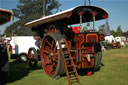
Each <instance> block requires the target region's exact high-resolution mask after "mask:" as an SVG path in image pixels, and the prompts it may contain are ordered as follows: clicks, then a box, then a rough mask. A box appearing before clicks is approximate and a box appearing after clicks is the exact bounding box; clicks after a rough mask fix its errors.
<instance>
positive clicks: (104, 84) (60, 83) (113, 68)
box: [7, 48, 128, 85]
mask: <svg viewBox="0 0 128 85" xmlns="http://www.w3.org/2000/svg"><path fill="white" fill-rule="evenodd" d="M102 62H103V64H104V66H102V67H101V69H100V70H99V71H97V72H95V73H94V74H93V75H92V76H86V75H79V78H80V82H81V85H128V48H121V49H112V50H108V51H106V52H103V58H102ZM7 85H68V81H67V77H66V76H64V77H61V78H59V79H54V78H51V77H49V76H48V75H47V74H46V73H45V72H44V70H42V69H41V64H39V66H38V68H37V69H35V70H34V69H30V68H29V66H28V65H27V64H26V63H19V62H17V61H12V60H11V61H10V76H9V82H8V83H7ZM73 85H78V84H76V83H74V84H73Z"/></svg>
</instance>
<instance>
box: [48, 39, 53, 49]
mask: <svg viewBox="0 0 128 85" xmlns="http://www.w3.org/2000/svg"><path fill="white" fill-rule="evenodd" d="M46 42H47V44H48V45H49V46H50V47H51V48H53V45H52V44H51V43H50V42H49V41H48V40H47V41H46Z"/></svg>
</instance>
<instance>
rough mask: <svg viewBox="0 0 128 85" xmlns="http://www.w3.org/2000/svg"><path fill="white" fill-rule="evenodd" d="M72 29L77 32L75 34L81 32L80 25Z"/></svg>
mask: <svg viewBox="0 0 128 85" xmlns="http://www.w3.org/2000/svg"><path fill="white" fill-rule="evenodd" d="M72 31H73V32H74V33H75V34H78V33H80V27H79V26H78V27H72Z"/></svg>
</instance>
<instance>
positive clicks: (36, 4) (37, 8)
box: [4, 0, 60, 36]
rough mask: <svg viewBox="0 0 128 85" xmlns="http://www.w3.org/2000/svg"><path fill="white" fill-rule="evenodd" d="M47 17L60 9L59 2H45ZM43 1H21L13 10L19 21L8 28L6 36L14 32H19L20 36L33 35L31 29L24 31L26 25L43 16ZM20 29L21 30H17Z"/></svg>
mask: <svg viewBox="0 0 128 85" xmlns="http://www.w3.org/2000/svg"><path fill="white" fill-rule="evenodd" d="M45 3H46V15H50V14H52V13H53V9H54V12H55V11H57V10H58V9H59V6H60V4H59V2H58V1H56V0H45ZM42 12H43V0H19V4H18V5H17V8H16V9H13V13H14V16H15V17H16V18H18V21H16V22H14V23H13V24H12V25H10V26H8V27H7V29H6V30H5V33H4V34H6V35H8V36H9V35H11V33H12V32H17V34H18V35H32V34H33V33H32V31H31V30H30V29H24V24H25V23H27V22H29V21H32V20H35V19H38V18H40V17H42V15H43V13H42ZM18 27H20V28H19V29H17V28H18Z"/></svg>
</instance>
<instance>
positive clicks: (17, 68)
mask: <svg viewBox="0 0 128 85" xmlns="http://www.w3.org/2000/svg"><path fill="white" fill-rule="evenodd" d="M37 69H41V68H40V67H37V68H35V69H34V68H30V67H29V66H28V63H23V62H20V61H18V60H15V61H13V62H10V63H9V78H8V83H11V82H15V81H17V80H20V79H22V78H24V77H25V76H27V75H28V74H29V73H30V72H32V71H33V70H37Z"/></svg>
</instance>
